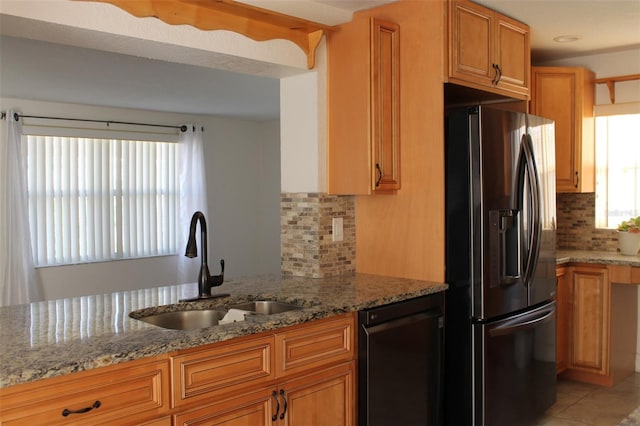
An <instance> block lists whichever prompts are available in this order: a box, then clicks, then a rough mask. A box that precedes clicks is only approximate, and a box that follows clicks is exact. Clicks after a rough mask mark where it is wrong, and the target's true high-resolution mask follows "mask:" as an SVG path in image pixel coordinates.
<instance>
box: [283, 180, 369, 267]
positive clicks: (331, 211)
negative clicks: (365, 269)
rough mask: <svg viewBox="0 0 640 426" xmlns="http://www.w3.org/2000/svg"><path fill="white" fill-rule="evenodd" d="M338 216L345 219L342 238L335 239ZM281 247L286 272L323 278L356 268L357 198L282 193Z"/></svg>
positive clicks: (320, 194)
mask: <svg viewBox="0 0 640 426" xmlns="http://www.w3.org/2000/svg"><path fill="white" fill-rule="evenodd" d="M334 217H335V218H342V220H343V240H342V241H335V242H334V241H333V224H332V220H333V218H334ZM280 247H281V250H280V254H281V269H282V273H283V274H285V275H295V276H303V277H310V278H322V277H329V276H335V275H341V274H346V273H353V272H355V267H356V265H355V263H356V218H355V198H354V197H353V196H342V195H328V194H324V193H282V194H280Z"/></svg>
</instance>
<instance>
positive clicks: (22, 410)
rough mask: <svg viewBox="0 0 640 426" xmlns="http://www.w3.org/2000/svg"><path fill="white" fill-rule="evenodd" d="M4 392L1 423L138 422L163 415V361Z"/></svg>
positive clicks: (165, 364) (165, 366) (165, 371)
mask: <svg viewBox="0 0 640 426" xmlns="http://www.w3.org/2000/svg"><path fill="white" fill-rule="evenodd" d="M99 370H108V371H104V372H99ZM85 373H87V374H85ZM9 390H10V392H7V394H5V393H3V394H2V396H1V397H2V404H1V407H2V408H1V409H0V413H1V414H0V423H2V424H3V425H5V424H6V425H12V424H21V425H24V424H29V425H51V424H82V425H94V424H125V423H127V424H136V423H137V424H141V423H143V422H144V421H145V420H149V419H153V418H156V417H160V416H161V415H163V414H167V413H168V412H169V403H168V401H169V363H168V361H167V360H164V361H162V362H154V363H146V364H140V363H136V365H135V366H128V367H124V368H117V366H114V367H106V368H104V369H98V370H95V371H94V370H92V371H88V372H83V373H78V374H75V375H74V374H72V375H69V376H65V377H61V378H55V379H48V380H44V381H39V382H33V383H29V384H27V385H22V386H16V388H15V392H14V390H13V389H11V388H9Z"/></svg>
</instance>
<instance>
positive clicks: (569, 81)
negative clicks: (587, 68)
mask: <svg viewBox="0 0 640 426" xmlns="http://www.w3.org/2000/svg"><path fill="white" fill-rule="evenodd" d="M535 79H536V81H535V93H534V95H533V97H534V98H535V102H534V108H533V109H534V111H533V113H534V114H536V115H542V116H544V117H547V118H550V119H552V120H554V121H555V128H556V186H557V188H558V191H559V192H560V191H564V192H566V191H574V190H575V187H576V185H577V179H578V176H577V173H578V167H577V164H576V156H577V155H576V154H577V151H578V148H579V147H578V146H577V145H576V135H575V126H574V123H575V105H574V102H575V98H576V92H575V88H576V78H575V75H573V74H566V73H561V74H553V73H545V74H536V77H535Z"/></svg>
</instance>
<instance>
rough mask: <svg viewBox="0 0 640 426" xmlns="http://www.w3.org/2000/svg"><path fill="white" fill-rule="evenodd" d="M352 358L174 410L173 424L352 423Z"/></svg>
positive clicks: (264, 425)
mask: <svg viewBox="0 0 640 426" xmlns="http://www.w3.org/2000/svg"><path fill="white" fill-rule="evenodd" d="M354 374H355V362H354V361H351V362H348V363H345V364H342V365H339V366H336V367H332V368H328V369H325V370H320V371H317V372H316V373H314V374H310V375H308V376H304V377H301V378H298V379H295V380H290V381H286V382H283V383H281V384H278V385H276V386H271V387H265V388H263V389H260V390H258V391H254V392H251V393H249V394H245V395H242V396H240V397H237V398H232V399H227V400H224V401H221V402H219V403H217V404H213V405H210V406H207V407H201V408H197V409H194V410H190V411H187V412H184V413H179V414H176V416H175V422H174V424H175V426H196V425H197V426H204V425H207V426H213V425H226V426H247V425H251V426H267V425H303V426H304V425H314V426H323V425H325V426H340V425H344V426H351V425H353V424H354V404H355V393H354V389H353V386H354V383H355V382H354Z"/></svg>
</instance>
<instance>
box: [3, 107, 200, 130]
mask: <svg viewBox="0 0 640 426" xmlns="http://www.w3.org/2000/svg"><path fill="white" fill-rule="evenodd" d="M6 115H7V114H6V113H5V112H3V113H2V119H4V118H5V117H6ZM19 118H37V119H42V120H64V121H83V122H88V123H106V124H107V126H108V125H109V124H128V125H132V126H148V127H164V128H170V129H178V130H180V131H181V132H186V131H187V126H186V125H184V124H183V125H182V126H170V125H166V124H147V123H133V122H129V121H114V120H90V119H85V118H62V117H43V116H39V115H22V114H18V113H17V112H15V113H13V119H14V120H16V121H18V119H19Z"/></svg>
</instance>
